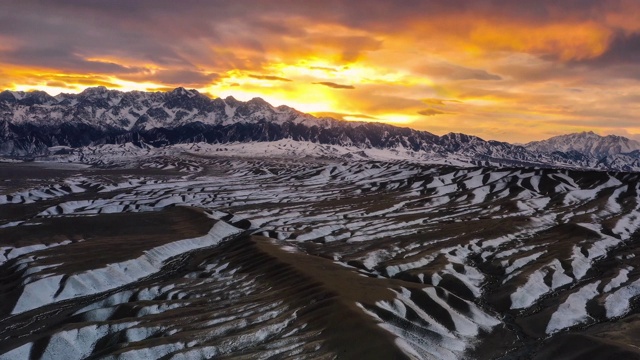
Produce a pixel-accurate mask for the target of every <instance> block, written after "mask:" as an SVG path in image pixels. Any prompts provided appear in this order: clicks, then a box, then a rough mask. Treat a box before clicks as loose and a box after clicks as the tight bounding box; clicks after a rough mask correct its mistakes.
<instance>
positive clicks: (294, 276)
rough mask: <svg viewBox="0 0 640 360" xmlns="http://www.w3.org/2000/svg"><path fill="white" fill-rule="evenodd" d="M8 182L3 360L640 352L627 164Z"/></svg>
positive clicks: (166, 170) (143, 170) (218, 168)
mask: <svg viewBox="0 0 640 360" xmlns="http://www.w3.org/2000/svg"><path fill="white" fill-rule="evenodd" d="M202 146H204V145H202ZM134 148H135V151H137V149H139V148H138V147H135V146H134ZM281 150H282V149H281ZM132 151H133V150H132ZM282 151H283V152H284V151H285V150H282ZM119 153H120V154H122V152H119ZM0 174H1V175H2V179H4V181H3V183H2V184H0V186H1V190H0V219H1V220H0V227H1V228H0V277H1V278H2V281H1V282H0V284H1V285H0V298H1V299H2V301H0V304H1V305H0V359H18V358H24V359H26V358H30V359H38V358H43V359H50V358H60V357H61V356H64V357H65V358H67V359H86V358H114V359H115V358H118V359H120V358H122V359H127V358H164V359H183V358H220V359H246V358H251V359H254V358H292V359H293V358H295V359H298V358H327V359H332V358H339V359H343V358H352V359H361V358H380V359H388V358H414V359H461V358H468V359H522V358H532V359H551V358H563V359H579V358H582V357H583V356H586V354H588V356H589V357H590V358H593V359H604V358H611V357H613V356H615V357H619V358H624V359H635V358H640V352H639V351H638V348H637V347H635V345H634V344H635V342H636V339H637V333H638V331H639V330H640V322H639V321H638V313H637V309H638V306H637V305H638V303H637V301H638V295H640V272H639V271H638V269H640V263H639V261H640V260H639V259H640V256H639V255H640V247H638V241H637V240H638V233H637V230H638V226H639V225H640V213H639V211H638V209H639V193H638V188H639V186H640V184H639V176H638V175H637V174H634V173H622V172H602V171H578V170H570V169H527V168H520V167H500V168H494V167H458V166H449V165H424V164H416V163H409V162H407V161H397V160H396V161H383V162H381V161H372V160H357V159H351V160H348V161H347V160H344V159H343V160H336V159H334V158H325V159H319V158H306V159H305V158H302V157H300V158H298V159H297V160H296V161H291V159H290V158H289V159H287V158H286V157H284V155H283V158H281V159H280V158H277V157H276V158H272V159H269V160H268V159H255V158H254V159H252V158H250V157H248V156H247V157H245V158H238V157H235V156H228V155H226V154H225V153H224V151H219V152H217V154H216V153H215V152H214V153H213V155H208V156H201V155H193V154H192V155H186V154H185V153H183V154H182V155H180V156H176V155H171V154H168V153H167V154H159V155H158V154H156V155H155V156H146V157H139V156H133V157H130V158H125V157H124V156H123V157H120V158H118V157H113V158H111V160H109V163H108V164H104V166H103V167H96V166H94V167H87V166H80V165H74V164H68V165H67V164H54V163H37V162H36V163H19V164H0Z"/></svg>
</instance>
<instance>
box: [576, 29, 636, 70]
mask: <svg viewBox="0 0 640 360" xmlns="http://www.w3.org/2000/svg"><path fill="white" fill-rule="evenodd" d="M577 63H583V64H590V65H596V66H601V65H614V64H634V65H637V64H639V63H640V32H636V33H624V32H619V33H617V34H616V35H615V36H614V37H613V39H612V40H611V43H610V44H609V46H608V48H607V50H606V51H605V52H604V53H602V55H600V56H598V57H596V58H593V59H588V60H584V61H580V62H577Z"/></svg>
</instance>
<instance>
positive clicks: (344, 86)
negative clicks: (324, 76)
mask: <svg viewBox="0 0 640 360" xmlns="http://www.w3.org/2000/svg"><path fill="white" fill-rule="evenodd" d="M312 84H316V85H324V86H328V87H330V88H334V89H348V90H353V89H355V86H353V85H342V84H336V83H334V82H330V81H320V82H314V83H312Z"/></svg>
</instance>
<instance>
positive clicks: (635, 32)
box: [0, 0, 640, 142]
mask: <svg viewBox="0 0 640 360" xmlns="http://www.w3.org/2000/svg"><path fill="white" fill-rule="evenodd" d="M107 3H108V4H107ZM114 3H118V4H119V5H118V6H114ZM638 14H640V2H636V1H624V0H604V1H582V2H581V1H574V0H562V1H557V0H556V1H551V0H548V1H547V0H544V1H536V2H527V3H525V2H514V1H491V2H488V1H462V0H459V1H447V2H441V1H403V2H390V1H370V2H366V5H365V4H364V3H361V2H354V1H345V0H331V1H324V2H322V3H320V2H302V1H258V0H255V1H241V2H229V1H207V2H196V1H184V2H171V1H135V2H130V1H115V2H113V1H109V2H94V1H71V0H69V1H60V2H51V3H50V2H42V1H19V2H4V3H2V4H0V21H1V23H2V24H4V25H2V26H0V88H2V89H10V90H22V91H30V90H44V91H46V92H48V93H50V94H51V95H56V94H58V93H60V92H80V91H82V90H83V89H85V88H86V87H89V86H99V85H102V86H106V87H108V88H111V89H117V90H123V91H128V90H144V91H162V90H167V89H172V88H175V87H178V86H183V87H186V88H194V89H197V90H198V91H200V92H203V93H206V94H208V95H210V96H212V97H217V96H219V97H227V96H233V97H235V98H237V99H239V100H249V99H251V98H253V97H262V98H263V99H265V100H266V101H268V102H270V103H271V104H272V105H274V106H278V105H287V106H291V107H293V108H296V109H298V110H300V111H304V112H310V113H313V114H317V115H319V116H326V115H331V116H333V117H337V118H343V119H346V120H367V121H382V122H387V123H392V124H397V125H402V126H410V127H413V128H416V129H420V130H427V131H430V132H433V133H436V134H444V133H447V132H463V133H467V134H473V135H477V136H480V137H482V138H485V139H497V140H505V141H512V142H526V141H530V140H538V139H543V138H547V137H550V136H553V135H558V134H562V133H569V132H576V131H583V130H591V131H595V132H597V133H600V134H603V135H604V134H618V135H624V136H628V137H634V138H638V139H640V124H639V123H638V117H639V116H640V105H639V104H640V102H639V101H638V100H640V81H639V79H640V73H638V70H637V69H638V61H640V19H639V16H638Z"/></svg>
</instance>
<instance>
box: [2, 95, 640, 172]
mask: <svg viewBox="0 0 640 360" xmlns="http://www.w3.org/2000/svg"><path fill="white" fill-rule="evenodd" d="M283 139H290V140H294V141H298V142H311V143H315V144H323V145H327V146H337V147H342V148H346V147H352V148H357V149H361V150H362V149H365V150H366V149H381V150H389V151H398V150H402V151H406V152H407V154H408V155H407V156H408V160H412V159H414V160H415V159H420V161H422V162H428V160H429V159H439V160H442V159H446V158H448V157H453V158H455V159H456V161H462V162H463V163H464V162H466V163H469V164H471V165H480V164H482V165H497V166H504V165H509V166H513V165H515V166H529V167H531V166H533V167H569V168H583V169H597V170H616V171H638V170H640V161H639V159H640V152H637V151H636V150H640V143H638V142H636V141H633V140H630V139H626V138H623V137H619V136H607V137H601V136H599V135H596V134H593V133H582V135H580V134H569V135H563V136H560V137H554V138H551V139H548V140H543V141H539V142H531V143H528V144H524V145H515V144H510V143H507V142H501V141H495V140H489V141H486V140H484V139H482V138H480V137H477V136H473V135H467V134H462V133H448V134H445V135H442V136H438V135H435V134H432V133H430V132H428V131H421V130H415V129H411V128H408V127H398V126H393V125H389V124H382V123H372V122H364V121H346V120H338V119H334V118H330V117H319V118H318V117H314V116H313V115H310V114H306V113H302V112H299V111H297V110H295V109H293V108H291V107H288V106H285V105H281V106H278V107H274V106H272V105H270V104H269V103H268V102H266V101H265V100H263V99H261V98H253V99H251V100H249V101H246V102H243V101H239V100H237V99H235V98H233V97H227V98H225V99H222V98H215V99H212V98H210V97H208V96H206V95H204V94H201V93H200V92H198V91H197V90H193V89H191V90H187V89H185V88H182V87H179V88H176V89H174V90H172V91H167V92H144V91H129V92H123V91H119V90H109V89H107V88H106V87H103V86H102V87H93V88H87V89H85V90H84V91H82V92H80V93H78V94H67V93H62V94H59V95H56V96H51V95H49V94H47V93H46V92H44V91H33V92H20V91H18V92H16V91H8V90H5V91H3V92H1V93H0V155H4V156H12V157H34V156H48V155H51V154H52V151H51V150H50V149H52V148H56V147H68V148H71V149H82V148H83V147H86V146H101V145H108V144H112V145H117V144H125V143H132V144H134V145H136V146H139V147H144V146H150V147H153V148H162V147H166V146H173V145H177V144H189V143H209V144H218V143H223V144H224V143H247V142H273V141H279V140H283ZM566 139H573V142H572V145H571V146H563V141H564V142H566ZM581 139H586V140H582V141H581ZM607 144H609V145H607ZM611 144H614V145H615V146H612V145H611ZM616 144H617V145H616ZM80 151H81V150H80Z"/></svg>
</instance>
